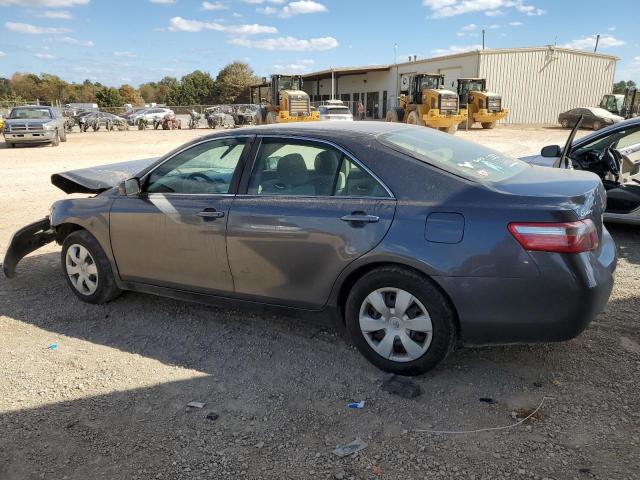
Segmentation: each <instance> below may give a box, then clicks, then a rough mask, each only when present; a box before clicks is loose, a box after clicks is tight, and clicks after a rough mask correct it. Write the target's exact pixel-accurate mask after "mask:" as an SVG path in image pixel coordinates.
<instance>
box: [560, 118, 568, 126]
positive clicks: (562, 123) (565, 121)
mask: <svg viewBox="0 0 640 480" xmlns="http://www.w3.org/2000/svg"><path fill="white" fill-rule="evenodd" d="M560 125H562V128H569V120H567V119H566V118H563V119H562V121H561V122H560Z"/></svg>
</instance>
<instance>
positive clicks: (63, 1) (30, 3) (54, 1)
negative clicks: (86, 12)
mask: <svg viewBox="0 0 640 480" xmlns="http://www.w3.org/2000/svg"><path fill="white" fill-rule="evenodd" d="M88 3H89V0H0V6H4V7H9V6H16V7H46V8H70V7H76V6H78V5H87V4H88Z"/></svg>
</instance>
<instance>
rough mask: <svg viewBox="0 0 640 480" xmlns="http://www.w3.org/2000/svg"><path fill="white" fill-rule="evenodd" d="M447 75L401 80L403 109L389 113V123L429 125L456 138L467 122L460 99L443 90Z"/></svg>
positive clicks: (421, 74) (408, 76)
mask: <svg viewBox="0 0 640 480" xmlns="http://www.w3.org/2000/svg"><path fill="white" fill-rule="evenodd" d="M443 84H444V75H441V74H432V73H417V74H410V75H403V76H402V77H401V79H400V106H399V107H393V108H390V109H389V110H388V111H387V117H386V121H387V122H404V123H409V124H413V125H425V126H427V127H431V128H437V129H439V130H441V131H443V132H447V133H451V134H454V133H455V132H456V130H457V129H458V124H459V123H460V122H462V121H464V120H465V119H466V117H465V115H464V114H462V113H461V112H460V108H459V106H458V95H457V94H456V93H455V92H452V91H451V90H445V89H444V87H443Z"/></svg>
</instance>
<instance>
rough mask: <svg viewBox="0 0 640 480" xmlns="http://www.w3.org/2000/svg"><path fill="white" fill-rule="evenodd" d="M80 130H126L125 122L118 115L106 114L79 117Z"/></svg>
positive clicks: (94, 113) (93, 113)
mask: <svg viewBox="0 0 640 480" xmlns="http://www.w3.org/2000/svg"><path fill="white" fill-rule="evenodd" d="M79 123H80V130H81V131H83V132H86V131H87V130H88V129H89V128H91V129H92V130H93V131H94V132H97V131H98V130H100V129H101V128H102V127H104V128H105V130H114V129H118V130H128V128H129V126H128V125H127V121H126V120H125V119H123V118H122V117H119V116H118V115H114V114H113V113H108V112H91V113H88V114H86V115H82V116H81V117H79Z"/></svg>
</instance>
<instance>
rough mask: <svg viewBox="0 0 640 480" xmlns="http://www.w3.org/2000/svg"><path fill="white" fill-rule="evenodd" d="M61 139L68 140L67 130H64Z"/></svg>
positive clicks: (62, 140)
mask: <svg viewBox="0 0 640 480" xmlns="http://www.w3.org/2000/svg"><path fill="white" fill-rule="evenodd" d="M60 141H61V142H66V141H67V131H66V130H62V135H60Z"/></svg>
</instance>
